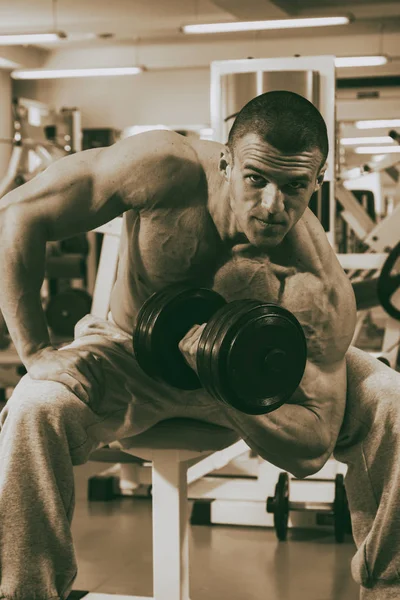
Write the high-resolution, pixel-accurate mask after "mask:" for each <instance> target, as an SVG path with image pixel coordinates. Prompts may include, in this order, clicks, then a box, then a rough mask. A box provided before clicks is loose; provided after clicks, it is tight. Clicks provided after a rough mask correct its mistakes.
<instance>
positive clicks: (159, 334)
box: [133, 285, 226, 390]
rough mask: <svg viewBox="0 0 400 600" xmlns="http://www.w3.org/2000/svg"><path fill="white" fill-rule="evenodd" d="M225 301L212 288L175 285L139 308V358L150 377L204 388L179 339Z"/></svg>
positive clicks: (136, 347) (189, 387)
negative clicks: (187, 360)
mask: <svg viewBox="0 0 400 600" xmlns="http://www.w3.org/2000/svg"><path fill="white" fill-rule="evenodd" d="M224 304H226V301H225V300H224V298H222V296H220V295H219V294H217V292H214V291H213V290H209V289H205V288H197V289H196V288H188V287H187V286H184V285H173V286H170V287H168V288H166V289H164V290H162V291H161V292H157V293H156V294H153V295H152V296H151V297H150V298H149V299H148V300H147V301H146V302H145V303H144V305H143V307H142V308H141V310H140V311H139V315H138V318H137V323H136V329H135V332H134V336H133V349H134V353H135V356H136V359H137V361H138V363H139V365H140V366H141V368H142V369H143V371H145V372H146V373H147V374H148V375H149V376H150V377H153V378H155V379H157V380H159V381H164V382H166V383H168V384H169V385H171V386H173V387H176V388H179V389H184V390H194V389H198V388H200V387H201V383H200V381H199V379H198V377H197V375H196V373H195V372H194V371H193V369H191V368H190V367H189V366H188V365H187V364H186V362H185V359H184V358H183V356H182V353H181V351H180V350H179V342H180V341H181V339H182V338H183V337H184V336H185V335H186V333H187V332H188V331H189V329H191V327H193V325H195V324H199V325H200V324H202V323H206V322H207V321H208V320H209V319H210V318H211V316H212V315H213V314H214V313H215V312H216V311H217V310H218V309H219V308H220V307H221V306H223V305H224Z"/></svg>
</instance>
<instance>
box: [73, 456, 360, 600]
mask: <svg viewBox="0 0 400 600" xmlns="http://www.w3.org/2000/svg"><path fill="white" fill-rule="evenodd" d="M109 466H110V465H109V464H102V463H98V462H97V463H90V462H89V463H87V464H86V465H83V466H80V467H75V484H76V509H75V515H74V519H73V523H72V532H73V536H74V541H75V548H76V555H77V561H78V577H77V579H76V581H75V584H74V588H73V589H74V590H81V591H87V592H98V593H103V594H120V595H131V596H151V594H152V539H151V536H152V531H151V528H152V524H151V500H150V499H144V498H143V499H141V498H136V499H132V498H129V497H124V498H119V499H117V500H113V501H111V502H88V500H87V482H88V478H89V477H91V476H92V475H94V474H96V473H100V472H101V471H102V470H104V469H106V468H108V467H109ZM165 550H166V552H168V541H167V540H166V546H165ZM354 551H355V548H354V544H353V542H352V540H351V538H350V537H349V539H348V540H347V541H346V542H345V543H343V544H336V543H335V541H334V538H333V532H332V534H331V533H329V532H328V533H327V532H326V531H324V532H320V531H318V530H315V531H314V530H312V531H311V530H307V531H300V530H299V531H290V533H289V536H288V540H287V541H286V542H278V541H277V539H276V537H275V533H274V531H273V530H270V529H262V528H253V527H230V526H229V527H228V526H220V525H214V526H211V527H208V526H192V527H191V529H190V573H191V598H192V599H193V600H221V599H225V598H229V600H262V599H267V598H268V600H303V599H304V600H305V599H307V600H357V599H358V595H359V591H358V586H356V584H355V583H354V582H353V581H352V579H351V575H350V561H351V557H352V556H353V554H354ZM171 600H172V599H171Z"/></svg>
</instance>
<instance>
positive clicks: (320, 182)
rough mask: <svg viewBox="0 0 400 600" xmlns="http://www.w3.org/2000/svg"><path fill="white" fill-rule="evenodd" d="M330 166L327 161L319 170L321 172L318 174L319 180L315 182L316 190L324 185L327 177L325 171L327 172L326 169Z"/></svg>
mask: <svg viewBox="0 0 400 600" xmlns="http://www.w3.org/2000/svg"><path fill="white" fill-rule="evenodd" d="M327 168H328V165H327V163H325V164H324V165H323V166H322V167H321V168H320V170H319V173H318V175H317V181H316V183H315V188H314V192H316V191H317V190H319V189H320V187H321V186H322V184H323V182H324V177H325V173H326V169H327Z"/></svg>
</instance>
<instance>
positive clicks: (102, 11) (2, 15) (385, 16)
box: [0, 0, 400, 48]
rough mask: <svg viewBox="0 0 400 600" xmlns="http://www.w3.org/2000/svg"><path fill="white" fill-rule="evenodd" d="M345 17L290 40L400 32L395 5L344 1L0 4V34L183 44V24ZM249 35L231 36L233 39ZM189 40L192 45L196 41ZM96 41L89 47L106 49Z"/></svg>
mask: <svg viewBox="0 0 400 600" xmlns="http://www.w3.org/2000/svg"><path fill="white" fill-rule="evenodd" d="M348 13H351V14H352V15H353V16H354V21H353V22H352V23H351V24H350V25H347V26H342V27H325V28H323V29H322V28H315V29H307V30H305V29H304V30H296V37H298V36H302V35H307V36H313V35H315V36H321V35H339V34H340V35H355V34H357V33H364V32H371V31H376V32H379V31H384V32H394V31H400V0H392V1H390V0H389V1H385V0H349V3H347V4H346V3H345V0H213V1H211V0H112V1H110V0H12V1H11V2H10V0H0V24H1V25H0V33H14V32H41V31H49V30H54V29H58V30H61V31H65V32H66V33H67V34H68V36H69V39H67V40H66V41H62V42H60V44H62V45H70V44H75V45H76V44H78V43H82V42H81V41H79V40H77V39H76V38H77V36H78V37H79V35H80V34H84V33H93V34H96V35H97V36H102V35H104V34H111V35H112V39H113V40H114V41H117V42H121V43H125V42H129V41H131V42H132V41H137V40H141V41H149V42H161V41H162V42H163V43H165V42H168V41H171V42H175V41H177V40H182V39H184V38H186V39H187V38H188V37H189V36H184V34H182V33H181V31H180V27H181V26H182V25H183V24H187V23H196V22H198V23H205V22H218V21H220V22H225V21H235V20H262V19H284V18H290V17H293V16H322V15H338V14H348ZM227 35H230V39H232V34H224V35H221V34H220V35H219V36H214V35H213V36H212V38H213V39H228V38H227ZM254 35H255V34H254V33H250V34H249V33H247V34H246V33H244V34H234V38H236V39H237V38H238V37H240V39H243V38H245V37H246V36H252V37H254ZM257 35H258V36H260V37H261V38H263V37H268V38H272V39H273V38H274V36H275V37H276V36H279V37H280V38H282V37H293V31H292V30H288V31H279V32H277V31H275V32H258V33H257ZM190 37H191V38H192V39H193V37H195V38H197V41H198V36H190ZM202 38H203V39H204V38H207V39H210V36H202ZM109 39H110V38H108V40H109ZM100 40H102V41H101V42H100ZM100 40H99V39H98V40H97V42H96V41H94V42H92V43H104V44H106V43H109V41H107V40H106V39H102V38H100ZM52 47H53V46H51V48H52Z"/></svg>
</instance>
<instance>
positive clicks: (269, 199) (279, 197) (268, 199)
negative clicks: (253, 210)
mask: <svg viewBox="0 0 400 600" xmlns="http://www.w3.org/2000/svg"><path fill="white" fill-rule="evenodd" d="M261 204H262V206H263V207H264V208H266V209H267V210H268V212H269V213H271V214H278V213H280V212H283V211H284V210H285V205H284V202H283V194H282V192H281V190H280V189H279V187H278V186H277V185H275V184H273V183H268V185H267V186H266V187H265V188H264V189H263V195H262V201H261Z"/></svg>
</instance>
